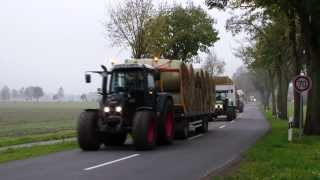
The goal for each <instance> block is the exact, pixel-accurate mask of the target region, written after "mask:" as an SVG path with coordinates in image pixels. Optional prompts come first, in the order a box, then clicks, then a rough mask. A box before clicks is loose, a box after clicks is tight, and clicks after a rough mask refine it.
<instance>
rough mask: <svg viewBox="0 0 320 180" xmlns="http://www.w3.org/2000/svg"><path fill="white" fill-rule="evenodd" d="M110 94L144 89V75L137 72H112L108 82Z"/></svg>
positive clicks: (141, 72)
mask: <svg viewBox="0 0 320 180" xmlns="http://www.w3.org/2000/svg"><path fill="white" fill-rule="evenodd" d="M110 86H111V87H110V92H111V93H114V92H121V91H135V90H143V89H144V73H143V71H139V70H130V71H114V72H113V73H112V77H111V82H110Z"/></svg>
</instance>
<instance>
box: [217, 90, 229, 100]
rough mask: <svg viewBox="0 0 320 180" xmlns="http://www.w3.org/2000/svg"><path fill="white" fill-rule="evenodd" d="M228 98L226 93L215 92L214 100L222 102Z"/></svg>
mask: <svg viewBox="0 0 320 180" xmlns="http://www.w3.org/2000/svg"><path fill="white" fill-rule="evenodd" d="M227 97H228V92H227V91H216V100H217V101H224V100H225V99H226V98H227Z"/></svg>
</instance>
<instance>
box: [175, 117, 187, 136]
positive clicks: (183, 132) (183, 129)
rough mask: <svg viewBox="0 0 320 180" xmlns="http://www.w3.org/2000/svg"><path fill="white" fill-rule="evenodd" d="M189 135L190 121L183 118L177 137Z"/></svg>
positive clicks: (178, 127)
mask: <svg viewBox="0 0 320 180" xmlns="http://www.w3.org/2000/svg"><path fill="white" fill-rule="evenodd" d="M188 137H189V121H188V120H187V119H183V120H182V121H181V122H179V124H178V126H177V128H176V133H175V138H176V139H187V138H188Z"/></svg>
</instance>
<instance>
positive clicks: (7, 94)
mask: <svg viewBox="0 0 320 180" xmlns="http://www.w3.org/2000/svg"><path fill="white" fill-rule="evenodd" d="M0 95H1V99H2V100H4V101H9V100H10V89H9V88H8V86H4V87H3V88H2V89H1V93H0Z"/></svg>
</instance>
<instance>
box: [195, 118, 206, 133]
mask: <svg viewBox="0 0 320 180" xmlns="http://www.w3.org/2000/svg"><path fill="white" fill-rule="evenodd" d="M208 129H209V123H208V120H207V119H203V120H202V126H201V127H198V128H197V129H196V131H197V132H198V133H207V132H208Z"/></svg>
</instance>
